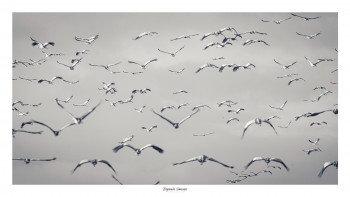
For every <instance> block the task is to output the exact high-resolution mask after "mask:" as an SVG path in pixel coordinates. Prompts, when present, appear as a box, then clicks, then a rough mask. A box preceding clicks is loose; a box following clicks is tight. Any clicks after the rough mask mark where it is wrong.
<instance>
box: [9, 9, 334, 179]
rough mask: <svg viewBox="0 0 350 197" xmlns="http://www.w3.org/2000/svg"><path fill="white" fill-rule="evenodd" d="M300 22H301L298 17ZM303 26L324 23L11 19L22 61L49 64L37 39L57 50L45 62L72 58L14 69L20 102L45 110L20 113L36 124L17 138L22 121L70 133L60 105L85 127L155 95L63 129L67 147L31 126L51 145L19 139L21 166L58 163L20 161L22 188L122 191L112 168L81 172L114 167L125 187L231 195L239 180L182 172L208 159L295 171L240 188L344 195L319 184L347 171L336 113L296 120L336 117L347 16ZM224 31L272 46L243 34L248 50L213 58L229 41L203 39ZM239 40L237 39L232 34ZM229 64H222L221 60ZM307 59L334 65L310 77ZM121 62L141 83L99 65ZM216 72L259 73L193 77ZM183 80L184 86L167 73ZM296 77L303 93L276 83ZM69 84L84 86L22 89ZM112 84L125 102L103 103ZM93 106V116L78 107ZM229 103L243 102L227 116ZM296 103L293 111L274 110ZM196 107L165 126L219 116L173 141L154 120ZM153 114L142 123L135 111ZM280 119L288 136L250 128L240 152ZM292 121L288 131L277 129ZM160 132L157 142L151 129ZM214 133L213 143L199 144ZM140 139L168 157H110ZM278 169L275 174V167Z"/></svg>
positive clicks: (179, 132) (250, 17) (143, 17)
mask: <svg viewBox="0 0 350 197" xmlns="http://www.w3.org/2000/svg"><path fill="white" fill-rule="evenodd" d="M297 14H299V13H297ZM299 15H302V16H308V17H316V16H320V18H319V19H317V20H311V21H304V20H302V19H301V18H297V17H292V18H291V19H290V20H287V21H284V22H282V23H281V24H275V23H274V22H267V23H264V22H262V21H261V20H262V19H263V20H270V21H274V20H281V19H285V18H288V17H290V16H291V15H290V13H14V14H13V60H15V59H16V60H20V61H29V59H32V60H39V59H42V58H45V56H44V54H43V53H42V52H41V50H40V49H39V48H37V47H32V46H31V43H32V42H31V40H30V37H32V38H34V39H36V40H38V41H40V42H46V41H52V42H55V46H53V47H52V46H48V48H47V49H46V50H45V51H47V52H50V53H64V54H65V55H64V56H57V57H50V58H48V59H47V62H45V63H44V64H42V65H37V66H32V67H24V66H22V65H16V67H15V68H13V73H12V75H13V78H14V79H17V80H14V81H13V98H12V100H13V101H15V100H21V101H23V102H24V103H30V104H37V103H40V102H42V105H40V106H39V107H37V108H35V107H30V106H23V107H22V106H18V108H19V109H20V110H21V111H24V112H25V111H29V114H28V115H27V116H19V115H18V113H16V112H13V123H12V127H13V128H14V129H19V128H20V125H21V123H22V122H24V121H28V120H31V119H34V120H37V121H42V122H44V123H46V124H48V125H50V126H51V127H53V128H54V129H56V128H57V129H58V128H61V127H62V126H63V125H65V124H68V123H70V122H72V119H71V118H70V116H69V115H68V113H66V112H65V111H64V110H62V109H60V108H59V107H58V106H57V104H56V103H55V100H54V99H55V98H59V99H66V98H68V97H69V96H71V95H74V97H73V98H72V99H71V101H70V103H68V104H65V103H63V105H64V106H65V108H66V109H67V110H68V111H69V112H71V113H73V114H74V115H80V114H83V113H85V112H87V111H88V110H90V109H91V108H92V107H93V106H95V105H96V104H97V103H98V102H99V101H101V100H102V101H104V100H105V99H109V100H111V101H118V100H125V99H127V98H129V96H130V95H131V92H132V90H134V89H142V88H149V89H151V92H149V93H147V94H139V93H138V94H135V97H134V100H133V103H127V104H123V105H122V104H117V105H116V107H113V106H111V105H110V104H109V102H103V103H102V104H101V106H99V107H98V108H97V109H96V111H94V112H93V113H92V114H91V115H89V116H88V117H87V118H86V119H85V120H84V123H83V124H81V125H76V126H72V127H69V128H67V129H65V130H64V131H63V132H62V133H61V134H60V135H59V136H57V137H56V136H53V134H52V132H50V131H49V130H48V129H46V128H45V127H42V126H40V125H32V126H31V125H29V126H26V127H25V128H26V129H27V130H31V131H39V130H43V131H44V133H43V134H42V135H30V134H23V133H17V134H16V137H15V138H14V139H13V158H19V157H21V158H52V157H57V160H56V161H52V162H42V163H40V162H37V163H35V162H32V163H30V164H28V165H25V164H24V162H21V161H13V184H117V182H116V181H115V180H113V179H112V177H111V174H112V171H111V170H110V169H108V168H107V167H106V166H104V165H103V164H98V165H97V166H96V167H95V168H94V167H92V165H90V164H85V165H83V166H82V167H80V168H79V169H78V170H77V171H76V172H75V173H74V175H72V174H71V170H73V169H74V167H75V166H76V165H77V164H78V163H79V162H80V161H81V160H84V159H95V158H98V159H105V160H107V161H109V162H110V163H111V164H112V165H113V167H114V168H115V169H116V171H117V172H118V174H117V177H118V179H119V180H120V181H121V182H123V183H124V184H153V183H155V182H156V181H158V180H159V181H160V183H161V184H183V185H187V184H211V185H216V184H228V183H227V182H226V180H233V179H237V176H235V175H234V174H232V173H230V169H228V168H225V167H223V166H221V165H219V164H216V163H213V162H210V161H208V162H206V163H204V164H203V165H202V166H201V165H200V164H199V163H198V162H191V163H187V164H182V165H177V166H173V165H172V163H174V162H180V161H185V160H187V159H189V158H192V157H195V156H199V155H202V154H204V155H207V156H209V157H213V158H215V159H216V160H218V161H221V162H223V163H225V164H227V165H233V166H234V167H235V168H234V169H233V171H235V172H239V173H240V172H241V171H242V170H244V168H243V166H244V165H246V164H247V163H248V162H249V161H250V160H251V159H252V158H253V157H256V156H262V157H277V158H281V159H282V160H283V161H285V163H286V164H287V166H288V167H290V169H291V170H290V172H287V171H286V170H284V169H282V170H277V169H272V170H271V171H272V172H273V175H269V174H260V175H259V176H257V177H250V178H248V179H246V180H244V181H241V182H240V183H236V184H337V183H338V171H337V170H336V169H335V168H332V167H330V168H329V169H327V171H326V172H325V174H324V176H323V177H322V178H321V179H319V178H318V177H317V174H318V172H319V171H320V170H321V168H322V165H323V163H324V162H326V161H337V160H338V123H337V122H338V117H337V115H334V114H333V113H331V112H326V113H324V114H321V115H319V116H316V117H311V118H301V119H300V120H298V121H294V119H295V117H296V116H297V115H300V114H303V113H307V112H318V111H323V110H328V109H334V108H337V107H335V106H333V105H334V104H337V103H338V85H337V84H335V85H333V84H331V83H330V82H337V81H338V73H337V72H334V73H331V72H332V71H333V70H335V69H337V67H338V54H337V52H336V51H335V48H338V36H337V35H338V15H337V13H300V14H299ZM224 27H234V28H235V29H236V30H237V31H238V32H239V33H241V32H246V31H252V30H254V31H258V32H264V33H267V35H259V34H245V35H243V38H237V40H235V41H232V45H227V46H226V47H225V48H216V47H215V46H214V47H210V48H208V49H207V50H203V48H204V47H205V46H206V45H207V44H209V43H210V42H221V41H222V36H217V37H215V36H211V37H208V38H206V39H204V40H203V41H200V38H201V37H202V36H203V35H204V34H205V33H208V32H213V31H218V30H219V29H221V28H224ZM145 31H155V32H158V34H156V35H153V36H145V37H142V38H141V39H138V40H133V38H135V37H136V36H138V35H139V34H140V33H142V32H145ZM296 32H299V33H302V34H310V35H311V34H315V33H318V32H321V34H320V35H319V36H317V37H315V38H314V39H306V38H305V37H302V36H299V35H297V34H296ZM96 34H99V38H98V39H97V40H96V41H95V42H94V43H93V44H92V45H86V44H84V43H81V42H77V41H75V40H74V37H75V36H78V37H84V38H86V37H91V36H94V35H96ZM188 34H199V35H198V36H195V37H192V38H191V39H181V40H177V41H170V39H173V38H175V37H178V36H181V35H188ZM224 34H225V35H226V36H232V35H233V33H232V32H228V31H227V32H224ZM247 39H261V40H264V41H266V42H267V43H268V44H269V45H270V46H266V45H264V44H263V43H253V44H251V45H248V46H243V43H244V41H246V40H247ZM182 46H185V47H184V49H183V50H181V51H180V52H179V53H177V54H176V56H175V57H171V56H170V55H168V54H165V53H161V52H159V51H158V50H157V49H161V50H164V51H169V52H173V51H176V50H177V49H179V48H180V47H182ZM83 49H88V50H90V51H89V53H88V54H86V55H82V56H81V57H83V59H82V62H81V63H80V64H78V65H77V66H76V68H75V70H74V71H72V70H69V68H66V67H64V66H62V65H60V64H58V63H57V62H56V61H59V62H62V63H66V64H69V62H70V60H71V59H73V58H77V56H75V52H76V51H80V50H83ZM219 56H223V57H224V58H225V59H223V60H212V59H213V58H214V57H219ZM304 56H306V57H308V58H309V59H310V60H311V61H313V62H315V61H316V60H317V59H319V58H327V59H334V61H330V62H322V63H320V64H318V65H317V67H310V65H309V64H308V62H307V61H306V60H305V58H304ZM153 58H157V59H158V61H156V62H152V63H150V64H149V65H147V66H146V69H145V70H143V69H141V68H140V67H139V66H138V65H136V64H130V63H128V61H129V60H130V61H136V62H139V63H144V62H146V61H148V60H150V59H153ZM274 59H276V60H277V61H279V62H281V63H282V64H289V63H292V62H294V61H297V63H296V64H295V65H293V66H292V67H290V69H281V66H279V65H277V64H276V63H275V62H274ZM116 62H122V63H121V64H119V65H118V66H115V67H111V69H112V70H114V71H119V72H123V71H133V72H135V71H142V72H143V73H142V74H137V75H131V74H125V73H117V74H111V73H109V72H108V71H106V70H105V69H103V68H99V67H91V66H89V64H100V65H107V64H113V63H116ZM206 63H212V64H215V65H217V66H221V65H222V64H239V65H245V64H247V63H252V64H254V65H255V66H256V67H255V68H251V69H247V70H238V71H236V72H232V69H229V68H225V69H224V71H223V72H222V73H220V72H218V69H214V68H206V69H204V70H202V71H200V72H199V73H195V71H196V70H197V69H198V68H199V67H200V66H202V65H204V64H206ZM182 68H185V70H184V71H183V72H182V74H175V73H171V72H169V71H168V69H171V70H180V69H182ZM291 73H297V74H298V76H296V77H302V78H304V79H305V80H306V81H305V82H304V81H297V82H293V83H292V84H291V85H290V86H288V82H289V80H290V79H292V78H284V79H278V78H277V77H278V76H283V75H285V74H291ZM54 76H62V77H63V78H64V79H66V80H69V81H76V80H79V83H77V84H67V83H64V82H62V81H55V82H54V83H53V84H52V85H50V84H46V83H42V84H38V83H37V82H35V81H34V82H28V81H25V80H20V79H18V77H24V78H35V79H51V78H52V77H54ZM102 82H107V83H110V82H114V83H115V84H116V85H115V88H116V89H117V90H118V92H117V93H116V94H112V95H111V94H107V95H106V94H104V92H102V91H100V90H98V88H102ZM316 86H325V87H326V88H327V89H328V90H330V91H332V92H333V93H332V94H328V95H326V96H324V97H322V98H321V99H320V101H318V102H311V101H304V100H312V99H315V98H317V97H318V96H319V95H320V94H321V93H323V92H325V90H313V89H314V88H315V87H316ZM177 90H186V91H188V93H187V94H184V93H182V94H177V95H174V94H172V93H173V92H175V91H177ZM87 99H91V100H90V102H89V103H88V105H87V107H76V106H73V104H79V103H82V102H84V101H85V100H87ZM223 100H232V101H235V102H238V104H237V105H234V106H233V107H231V108H229V107H226V106H222V107H218V105H217V103H219V102H221V101H223ZM286 100H288V102H287V104H286V106H285V108H284V110H283V111H280V110H276V109H271V108H270V107H269V105H271V106H280V105H281V104H282V103H283V102H284V101H286ZM182 103H189V105H188V106H185V107H183V108H181V109H179V110H168V111H164V112H163V113H162V114H163V115H164V116H166V117H168V118H169V119H170V120H173V121H179V120H181V119H182V118H184V117H186V116H187V115H189V114H191V113H192V111H191V109H192V107H194V106H196V105H200V104H207V105H209V106H210V107H211V109H206V108H204V109H202V110H201V111H200V112H199V113H197V114H196V115H194V116H193V117H192V118H190V119H189V120H187V121H186V122H185V123H184V124H182V125H181V126H180V128H179V129H174V128H173V127H172V126H171V125H170V124H169V123H167V122H166V121H164V120H162V119H161V118H159V117H158V116H156V115H155V114H153V113H152V112H151V111H150V109H154V110H155V111H158V112H159V111H160V109H161V108H162V107H164V106H167V105H175V106H178V105H180V104H182ZM143 105H146V108H145V109H144V112H143V113H138V112H136V111H135V110H134V108H140V107H142V106H143ZM238 108H244V109H245V110H244V111H241V112H240V114H233V113H228V112H227V110H228V109H234V110H236V109H238ZM273 115H276V116H279V117H280V119H273V120H272V121H271V122H272V124H273V125H274V126H275V127H276V130H277V132H278V134H279V135H278V136H277V135H276V134H275V133H274V131H273V129H272V128H271V127H269V126H268V125H264V124H262V126H261V127H260V126H258V125H253V126H251V127H250V128H249V129H248V130H247V132H246V135H245V138H244V139H243V140H241V135H242V132H243V128H244V125H245V124H246V123H247V122H248V121H250V120H252V119H255V118H263V119H264V118H267V117H269V116H273ZM232 117H237V118H238V119H239V122H234V121H232V122H231V123H230V124H226V121H227V120H228V119H229V118H232ZM289 121H292V124H291V125H290V127H289V128H288V129H282V128H278V126H284V125H286V124H287V123H288V122H289ZM321 121H326V122H327V125H322V126H317V125H316V126H312V127H310V123H312V122H321ZM153 125H157V126H158V128H156V129H154V130H153V131H152V132H151V133H147V132H146V131H145V130H143V129H141V127H143V126H145V127H151V126H153ZM210 132H214V134H212V135H208V136H205V137H195V136H193V134H204V133H210ZM131 135H134V136H135V137H134V139H133V141H132V142H131V143H130V144H132V145H133V146H135V147H142V146H144V145H146V144H150V143H151V144H154V145H157V146H159V147H161V148H162V149H164V153H163V154H159V153H158V152H156V151H154V150H151V149H146V150H145V151H143V152H142V154H141V155H139V156H137V155H136V154H135V153H134V152H133V151H132V150H131V149H127V148H124V149H122V150H120V151H119V152H118V153H113V152H112V149H113V148H114V147H115V146H116V145H118V142H119V141H121V140H122V139H123V138H125V137H129V136H131ZM317 138H320V139H321V140H320V143H319V144H320V145H319V146H318V147H320V149H321V150H322V152H314V153H311V155H307V154H306V153H305V152H303V151H302V150H306V149H310V148H314V147H315V146H313V145H311V144H310V143H309V142H308V140H309V139H310V140H316V139H317ZM272 165H273V164H272ZM263 169H267V168H266V164H265V163H264V162H256V163H254V164H253V165H252V166H251V167H250V168H249V169H248V171H247V172H249V171H254V172H257V171H260V170H263Z"/></svg>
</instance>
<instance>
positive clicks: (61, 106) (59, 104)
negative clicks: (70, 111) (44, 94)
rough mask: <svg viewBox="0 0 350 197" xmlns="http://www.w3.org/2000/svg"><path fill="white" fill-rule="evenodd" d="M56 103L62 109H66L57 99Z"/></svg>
mask: <svg viewBox="0 0 350 197" xmlns="http://www.w3.org/2000/svg"><path fill="white" fill-rule="evenodd" d="M55 101H56V103H57V105H58V106H59V107H60V108H62V109H64V107H63V105H61V103H59V102H58V99H57V98H56V99H55Z"/></svg>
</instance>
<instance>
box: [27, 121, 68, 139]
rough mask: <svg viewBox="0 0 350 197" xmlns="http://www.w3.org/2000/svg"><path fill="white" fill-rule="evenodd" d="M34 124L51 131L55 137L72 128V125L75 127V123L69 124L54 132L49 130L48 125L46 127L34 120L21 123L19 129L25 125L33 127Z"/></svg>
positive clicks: (51, 129)
mask: <svg viewBox="0 0 350 197" xmlns="http://www.w3.org/2000/svg"><path fill="white" fill-rule="evenodd" d="M34 123H35V124H39V125H42V126H44V127H46V128H48V129H50V131H52V133H53V134H54V135H55V136H58V135H59V134H60V132H62V131H63V130H64V129H65V128H67V127H70V126H72V125H75V123H69V124H67V125H65V126H63V127H62V128H60V129H59V130H54V129H53V128H51V127H50V126H49V125H47V124H45V123H43V122H39V121H36V120H30V121H28V122H23V123H22V124H21V128H23V127H24V126H25V125H27V124H31V125H33V124H34Z"/></svg>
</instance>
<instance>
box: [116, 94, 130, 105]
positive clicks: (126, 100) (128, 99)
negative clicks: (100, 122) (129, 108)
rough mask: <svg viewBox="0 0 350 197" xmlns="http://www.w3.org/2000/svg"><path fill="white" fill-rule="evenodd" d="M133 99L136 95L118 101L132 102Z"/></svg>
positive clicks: (122, 102)
mask: <svg viewBox="0 0 350 197" xmlns="http://www.w3.org/2000/svg"><path fill="white" fill-rule="evenodd" d="M133 99H134V95H130V97H129V98H127V99H125V100H119V101H118V103H120V104H125V103H132V102H133V101H132V100H133Z"/></svg>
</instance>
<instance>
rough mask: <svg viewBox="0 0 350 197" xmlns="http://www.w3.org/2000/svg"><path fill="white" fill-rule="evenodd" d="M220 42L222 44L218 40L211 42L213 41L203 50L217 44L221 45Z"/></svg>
mask: <svg viewBox="0 0 350 197" xmlns="http://www.w3.org/2000/svg"><path fill="white" fill-rule="evenodd" d="M219 44H220V43H218V42H211V43H209V44H207V45H206V46H205V47H204V49H203V50H206V49H208V48H209V47H212V46H215V45H219Z"/></svg>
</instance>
